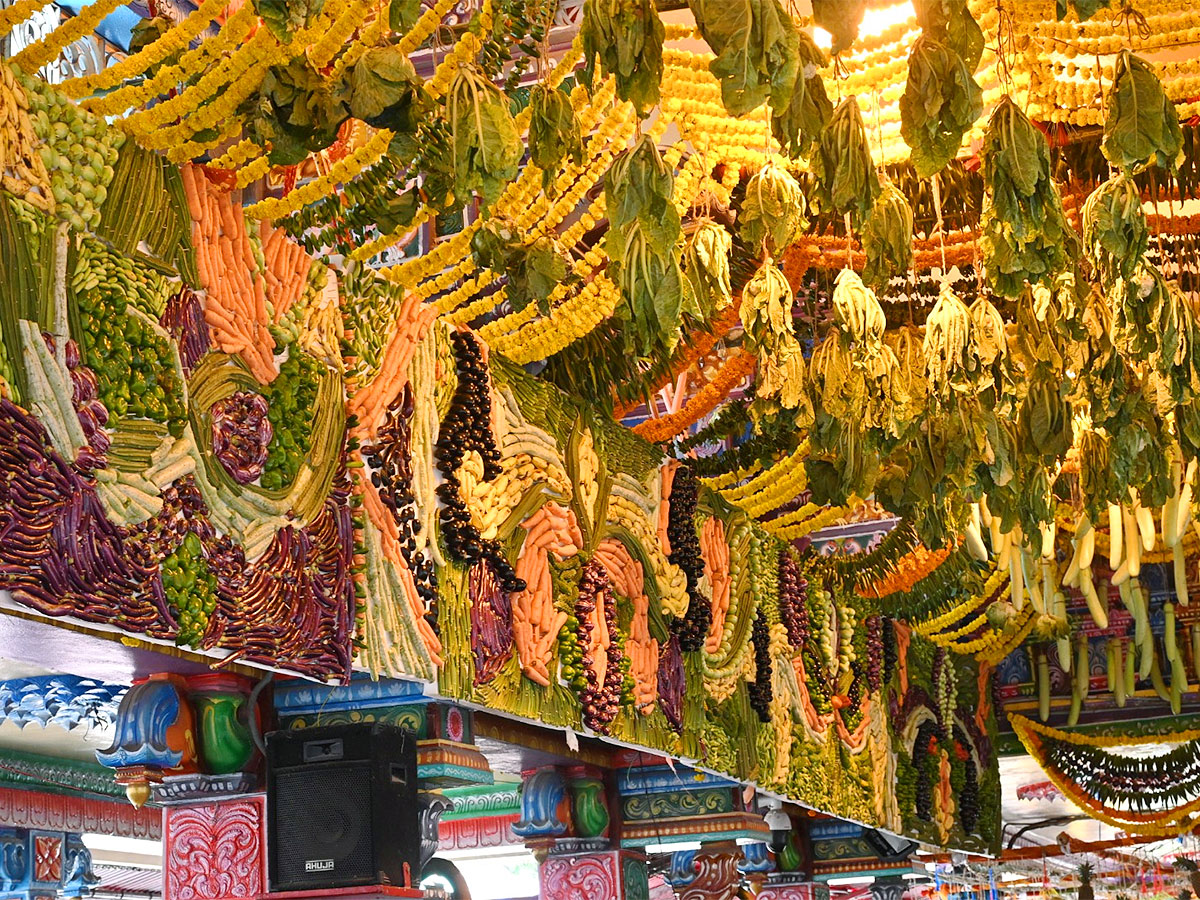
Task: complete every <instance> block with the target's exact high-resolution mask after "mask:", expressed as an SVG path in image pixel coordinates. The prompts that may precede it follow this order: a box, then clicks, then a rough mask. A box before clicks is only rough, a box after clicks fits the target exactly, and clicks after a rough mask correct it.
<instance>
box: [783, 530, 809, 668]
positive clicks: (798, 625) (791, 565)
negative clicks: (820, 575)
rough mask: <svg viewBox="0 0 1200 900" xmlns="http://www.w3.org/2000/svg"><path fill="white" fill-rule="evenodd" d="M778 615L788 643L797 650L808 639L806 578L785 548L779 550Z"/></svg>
mask: <svg viewBox="0 0 1200 900" xmlns="http://www.w3.org/2000/svg"><path fill="white" fill-rule="evenodd" d="M779 617H780V618H781V619H782V620H783V627H784V628H786V629H787V636H788V643H789V644H791V645H792V647H793V648H795V649H797V650H799V649H800V648H801V647H803V646H804V643H805V641H807V640H808V635H809V633H808V626H809V622H808V579H807V578H805V577H804V576H803V575H801V574H800V567H799V566H797V565H796V560H795V559H793V558H792V554H791V552H790V551H789V550H788V549H787V548H782V549H781V550H780V551H779Z"/></svg>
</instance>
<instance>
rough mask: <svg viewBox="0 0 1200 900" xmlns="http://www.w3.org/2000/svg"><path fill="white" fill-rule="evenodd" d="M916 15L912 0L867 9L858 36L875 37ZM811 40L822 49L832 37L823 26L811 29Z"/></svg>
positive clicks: (831, 41) (830, 42) (831, 42)
mask: <svg viewBox="0 0 1200 900" xmlns="http://www.w3.org/2000/svg"><path fill="white" fill-rule="evenodd" d="M916 15H917V14H916V12H914V11H913V5H912V0H905V2H903V3H897V4H895V5H893V6H884V7H881V8H878V9H868V10H867V12H866V15H864V16H863V20H862V25H860V26H859V29H858V36H859V38H870V37H875V36H876V35H880V34H883V33H884V32H885V31H887V30H888V29H889V28H891V27H892V26H893V25H898V24H900V23H901V22H910V21H912V20H913V19H914V18H916ZM914 27H915V26H914ZM813 41H814V43H816V45H817V46H818V47H820V48H821V49H822V50H828V49H829V48H830V47H831V46H833V38H832V36H830V34H829V32H828V31H826V30H825V29H824V28H820V27H818V28H814V29H813ZM850 49H851V50H853V49H854V48H853V47H851V48H850Z"/></svg>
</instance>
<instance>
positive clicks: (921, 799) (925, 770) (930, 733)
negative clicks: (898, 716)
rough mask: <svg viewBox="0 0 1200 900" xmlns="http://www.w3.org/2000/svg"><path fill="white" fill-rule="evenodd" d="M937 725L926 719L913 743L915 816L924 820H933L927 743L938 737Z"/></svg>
mask: <svg viewBox="0 0 1200 900" xmlns="http://www.w3.org/2000/svg"><path fill="white" fill-rule="evenodd" d="M938 730H939V729H938V725H937V723H936V722H934V721H932V720H930V719H927V720H925V721H924V722H922V723H921V727H920V728H918V729H917V739H916V742H915V743H914V744H913V755H912V761H913V766H914V767H915V768H916V770H917V796H916V805H917V810H916V812H917V817H918V818H919V819H922V820H924V821H926V822H932V821H933V775H932V773H931V771H930V769H931V766H930V765H929V745H930V742H931V741H934V740H936V739H937V737H938Z"/></svg>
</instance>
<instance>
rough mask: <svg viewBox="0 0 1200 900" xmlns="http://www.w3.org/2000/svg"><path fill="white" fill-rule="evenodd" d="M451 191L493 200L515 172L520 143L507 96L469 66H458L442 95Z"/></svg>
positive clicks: (484, 200) (488, 201) (520, 148)
mask: <svg viewBox="0 0 1200 900" xmlns="http://www.w3.org/2000/svg"><path fill="white" fill-rule="evenodd" d="M446 114H447V117H448V118H449V120H450V146H451V156H452V158H453V162H454V182H455V193H456V194H458V195H459V196H467V195H469V194H470V193H471V192H472V191H474V192H476V193H478V194H479V196H480V197H481V198H482V199H483V202H484V204H485V205H488V204H491V203H494V202H495V201H496V200H497V199H498V198H499V196H500V192H501V191H502V190H503V189H504V187H505V185H506V184H508V183H509V182H510V181H512V180H513V179H514V178H516V177H517V165H518V163H520V161H521V155H522V153H523V152H524V149H525V148H524V145H523V144H522V143H521V134H520V132H518V131H517V126H516V123H515V122H514V121H513V117H512V114H511V113H510V112H509V103H508V98H507V97H505V96H504V94H503V93H502V92H501V91H500V89H499V88H497V87H496V86H495V85H494V84H492V83H491V82H490V81H488V80H487V79H486V78H484V77H483V76H482V75H480V74H479V72H478V70H476V69H475V67H474V66H460V67H459V69H458V72H457V73H456V74H455V76H454V80H453V81H452V82H451V83H450V90H449V91H448V92H447V95H446Z"/></svg>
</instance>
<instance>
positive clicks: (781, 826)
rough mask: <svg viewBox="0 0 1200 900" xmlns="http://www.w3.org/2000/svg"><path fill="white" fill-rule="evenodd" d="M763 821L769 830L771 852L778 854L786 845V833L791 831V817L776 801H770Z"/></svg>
mask: <svg viewBox="0 0 1200 900" xmlns="http://www.w3.org/2000/svg"><path fill="white" fill-rule="evenodd" d="M763 821H764V822H766V823H767V827H768V828H770V829H771V850H772V852H774V853H778V852H779V851H780V850H782V849H783V848H784V846H785V845H786V844H787V839H788V832H790V831H791V830H792V820H791V817H790V816H788V814H787V813H785V812H784V811H783V806H782V804H781V803H780V802H779V801H778V800H772V801H770V805H769V806H768V808H767V812H766V814H765V815H764V816H763Z"/></svg>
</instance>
